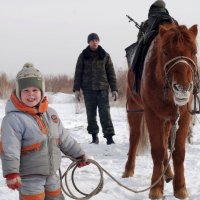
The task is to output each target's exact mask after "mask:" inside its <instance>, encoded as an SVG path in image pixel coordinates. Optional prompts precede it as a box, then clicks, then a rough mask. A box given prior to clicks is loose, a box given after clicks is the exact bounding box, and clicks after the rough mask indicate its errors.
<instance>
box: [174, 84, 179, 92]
mask: <svg viewBox="0 0 200 200" xmlns="http://www.w3.org/2000/svg"><path fill="white" fill-rule="evenodd" d="M173 88H174V90H176V91H179V86H178V84H176V83H174V84H173Z"/></svg>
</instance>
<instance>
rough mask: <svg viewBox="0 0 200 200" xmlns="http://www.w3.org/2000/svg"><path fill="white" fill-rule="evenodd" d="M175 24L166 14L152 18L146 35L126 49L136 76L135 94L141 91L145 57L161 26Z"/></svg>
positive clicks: (145, 32)
mask: <svg viewBox="0 0 200 200" xmlns="http://www.w3.org/2000/svg"><path fill="white" fill-rule="evenodd" d="M174 22H175V23H177V22H176V21H175V20H174V19H173V18H172V17H171V16H169V15H166V14H165V15H162V16H157V15H156V16H151V18H150V19H149V20H148V21H147V23H148V26H147V29H146V30H145V31H144V35H143V36H142V37H141V38H140V39H139V40H138V41H136V42H135V43H133V44H132V45H130V46H129V47H127V48H126V49H125V51H126V57H127V61H128V64H129V66H130V67H131V68H132V70H133V72H134V74H135V82H134V84H133V90H134V91H135V92H139V91H140V80H141V77H142V72H143V65H144V60H145V56H146V53H147V51H148V49H149V46H150V44H151V42H152V41H153V39H154V38H155V37H156V35H157V34H158V31H159V26H160V25H161V24H163V23H174Z"/></svg>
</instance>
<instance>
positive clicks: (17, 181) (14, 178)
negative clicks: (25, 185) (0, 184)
mask: <svg viewBox="0 0 200 200" xmlns="http://www.w3.org/2000/svg"><path fill="white" fill-rule="evenodd" d="M6 184H7V186H8V187H9V188H10V189H12V190H15V189H18V188H19V187H21V186H22V182H21V177H20V176H19V174H18V173H13V174H8V175H6Z"/></svg>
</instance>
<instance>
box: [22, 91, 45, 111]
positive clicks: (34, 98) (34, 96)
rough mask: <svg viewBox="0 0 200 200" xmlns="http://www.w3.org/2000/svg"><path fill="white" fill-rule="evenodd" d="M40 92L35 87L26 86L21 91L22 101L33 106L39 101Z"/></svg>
mask: <svg viewBox="0 0 200 200" xmlns="http://www.w3.org/2000/svg"><path fill="white" fill-rule="evenodd" d="M41 97H42V93H41V91H40V89H38V88H36V87H27V88H25V89H23V90H22V91H21V100H22V102H23V103H24V104H25V105H27V106H29V107H34V106H36V105H37V104H38V103H39V102H40V101H41Z"/></svg>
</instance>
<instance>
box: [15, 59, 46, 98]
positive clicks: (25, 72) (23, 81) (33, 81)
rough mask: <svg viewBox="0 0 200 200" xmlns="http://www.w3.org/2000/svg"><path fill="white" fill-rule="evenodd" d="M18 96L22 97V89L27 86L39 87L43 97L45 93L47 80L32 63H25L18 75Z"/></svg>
mask: <svg viewBox="0 0 200 200" xmlns="http://www.w3.org/2000/svg"><path fill="white" fill-rule="evenodd" d="M15 85H16V96H17V97H18V99H21V91H22V90H23V89H25V88H27V87H36V88H39V89H40V90H41V92H42V99H43V97H44V93H45V80H44V77H43V75H42V74H41V72H40V71H39V70H38V69H36V68H35V67H34V65H33V64H32V63H25V64H24V66H23V68H22V70H21V71H19V72H18V74H17V76H16V84H15Z"/></svg>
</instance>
